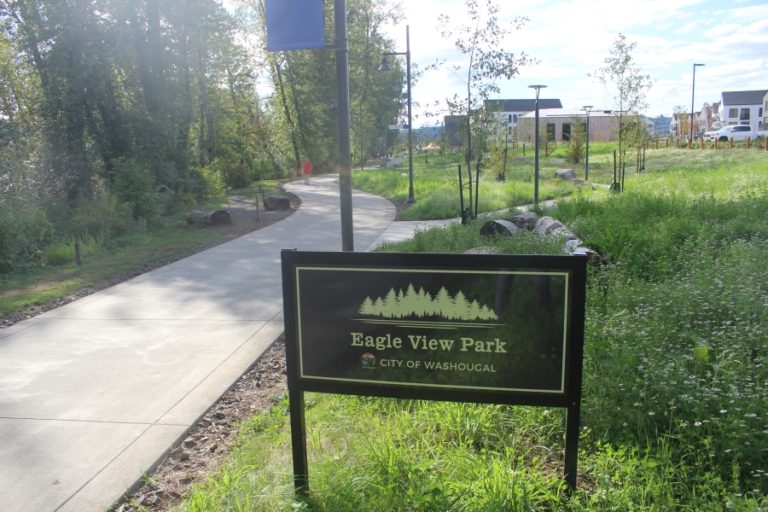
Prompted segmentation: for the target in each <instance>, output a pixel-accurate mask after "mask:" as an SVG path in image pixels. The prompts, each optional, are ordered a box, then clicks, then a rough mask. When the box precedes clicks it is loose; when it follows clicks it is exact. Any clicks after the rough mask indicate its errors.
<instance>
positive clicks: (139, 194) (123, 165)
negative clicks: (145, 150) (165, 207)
mask: <svg viewBox="0 0 768 512" xmlns="http://www.w3.org/2000/svg"><path fill="white" fill-rule="evenodd" d="M114 165H115V182H114V185H113V188H112V191H113V193H114V194H115V197H116V198H117V199H118V200H119V201H121V202H123V203H126V204H128V205H130V207H131V214H132V217H133V219H134V220H139V219H144V220H146V221H152V220H153V219H154V218H155V217H157V205H156V204H155V191H154V186H155V185H154V179H153V177H152V174H151V173H150V172H149V170H148V169H147V168H145V167H143V166H142V165H141V164H139V163H138V162H136V161H135V160H131V159H127V158H120V159H117V160H115V163H114Z"/></svg>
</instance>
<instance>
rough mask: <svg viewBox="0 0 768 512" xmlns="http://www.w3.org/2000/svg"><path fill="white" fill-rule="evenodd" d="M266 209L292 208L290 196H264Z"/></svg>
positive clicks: (280, 209) (281, 209)
mask: <svg viewBox="0 0 768 512" xmlns="http://www.w3.org/2000/svg"><path fill="white" fill-rule="evenodd" d="M264 209H266V210H268V211H283V210H290V209H291V200H290V198H289V197H288V196H267V197H265V198H264Z"/></svg>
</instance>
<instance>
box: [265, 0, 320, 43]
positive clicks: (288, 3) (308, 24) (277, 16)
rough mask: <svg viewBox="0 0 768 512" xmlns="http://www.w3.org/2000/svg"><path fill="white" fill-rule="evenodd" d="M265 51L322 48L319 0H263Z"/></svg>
mask: <svg viewBox="0 0 768 512" xmlns="http://www.w3.org/2000/svg"><path fill="white" fill-rule="evenodd" d="M265 14H266V18H267V50H268V51H271V52H275V51H280V50H304V49H312V48H324V47H325V34H324V19H323V1H322V0H266V4H265Z"/></svg>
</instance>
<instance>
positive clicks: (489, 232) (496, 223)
mask: <svg viewBox="0 0 768 512" xmlns="http://www.w3.org/2000/svg"><path fill="white" fill-rule="evenodd" d="M519 230H520V228H518V227H517V226H515V225H514V224H512V223H511V222H509V221H508V220H504V219H497V220H489V221H488V222H486V223H485V224H483V227H481V228H480V234H481V235H483V236H493V235H505V236H510V235H514V234H515V233H517V232H518V231H519Z"/></svg>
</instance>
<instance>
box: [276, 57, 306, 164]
mask: <svg viewBox="0 0 768 512" xmlns="http://www.w3.org/2000/svg"><path fill="white" fill-rule="evenodd" d="M270 64H271V65H272V73H273V74H274V76H275V77H276V78H277V90H278V92H279V95H280V103H281V104H282V105H283V112H284V113H285V119H286V121H287V122H288V131H289V132H290V134H291V147H292V148H293V158H294V161H295V162H296V165H295V167H296V176H301V154H300V153H299V144H298V141H297V140H296V128H295V126H294V124H293V119H292V117H291V109H290V107H288V99H287V98H286V96H285V84H284V83H283V74H282V71H281V70H280V66H279V65H278V63H277V61H276V59H275V58H274V57H272V58H270Z"/></svg>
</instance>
